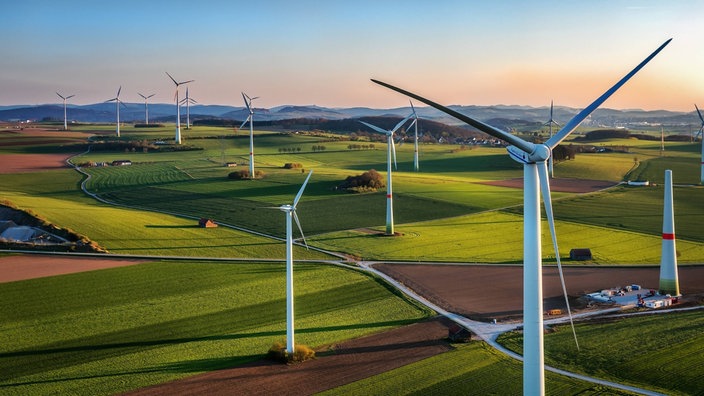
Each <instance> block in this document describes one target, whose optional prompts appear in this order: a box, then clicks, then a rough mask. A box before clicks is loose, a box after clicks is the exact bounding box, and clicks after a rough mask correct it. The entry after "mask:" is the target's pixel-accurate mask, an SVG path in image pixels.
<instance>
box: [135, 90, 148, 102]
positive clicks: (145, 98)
mask: <svg viewBox="0 0 704 396" xmlns="http://www.w3.org/2000/svg"><path fill="white" fill-rule="evenodd" d="M137 95H139V96H141V97H143V98H144V100H147V97H146V96H144V95H142V94H141V93H139V92H137Z"/></svg>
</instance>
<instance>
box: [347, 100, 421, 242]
mask: <svg viewBox="0 0 704 396" xmlns="http://www.w3.org/2000/svg"><path fill="white" fill-rule="evenodd" d="M412 116H413V114H411V115H409V116H408V117H406V118H404V119H403V120H401V121H400V122H399V123H398V124H396V126H395V127H394V129H390V130H386V129H381V128H379V127H378V126H376V125H372V124H369V123H366V122H364V121H359V122H361V123H362V124H364V125H366V126H368V127H369V128H371V129H372V130H374V131H375V132H379V133H381V134H383V135H386V141H387V143H386V150H387V152H386V235H394V201H393V197H392V191H393V189H392V188H391V155H392V153H393V156H394V167H395V166H396V144H395V143H394V132H396V131H397V130H398V129H399V128H400V127H401V125H403V124H405V123H406V121H408V120H409V119H410V118H411V117H412Z"/></svg>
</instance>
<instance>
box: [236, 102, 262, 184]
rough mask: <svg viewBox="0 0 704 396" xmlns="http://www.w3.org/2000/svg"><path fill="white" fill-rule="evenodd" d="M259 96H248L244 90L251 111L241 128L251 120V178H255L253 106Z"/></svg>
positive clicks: (248, 109) (248, 108) (246, 104)
mask: <svg viewBox="0 0 704 396" xmlns="http://www.w3.org/2000/svg"><path fill="white" fill-rule="evenodd" d="M258 98H259V96H255V97H253V98H250V97H249V96H247V94H246V93H244V92H242V99H244V104H245V106H247V111H249V115H248V116H247V119H246V120H244V122H243V123H242V125H240V129H242V127H243V126H244V124H246V123H247V121H249V178H250V179H254V119H253V116H254V107H252V101H253V100H254V99H258Z"/></svg>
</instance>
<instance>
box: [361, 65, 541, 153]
mask: <svg viewBox="0 0 704 396" xmlns="http://www.w3.org/2000/svg"><path fill="white" fill-rule="evenodd" d="M372 81H373V82H374V83H376V84H379V85H381V86H384V87H386V88H389V89H392V90H394V91H396V92H398V93H400V94H403V95H406V96H410V97H411V98H413V99H415V100H418V101H421V102H423V103H425V104H427V105H428V106H432V107H435V108H436V109H438V110H440V111H442V112H443V113H446V114H449V115H451V116H453V117H455V118H457V119H458V120H460V121H463V122H465V123H467V124H469V125H471V126H473V127H475V128H477V129H479V130H480V131H482V132H484V133H487V134H489V135H491V136H493V137H496V138H499V139H501V140H504V141H506V142H508V143H510V144H512V145H514V146H516V147H518V148H519V149H521V150H523V151H525V152H526V153H532V152H533V151H534V150H535V144H533V143H530V142H527V141H525V140H523V139H521V138H519V137H517V136H513V135H511V134H510V133H508V132H504V131H502V130H500V129H498V128H495V127H493V126H491V125H489V124H485V123H483V122H481V121H479V120H475V119H474V118H471V117H468V116H466V115H464V114H462V113H459V112H457V111H455V110H452V109H450V108H448V107H446V106H443V105H441V104H439V103H435V102H433V101H432V100H429V99H426V98H424V97H422V96H419V95H416V94H414V93H412V92H409V91H406V90H404V89H401V88H397V87H394V86H393V85H391V84H387V83H385V82H382V81H379V80H375V79H372Z"/></svg>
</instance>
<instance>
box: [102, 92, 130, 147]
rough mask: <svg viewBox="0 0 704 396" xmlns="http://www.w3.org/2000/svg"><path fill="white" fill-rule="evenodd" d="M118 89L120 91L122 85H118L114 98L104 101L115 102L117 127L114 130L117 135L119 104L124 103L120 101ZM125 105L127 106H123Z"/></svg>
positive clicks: (118, 128)
mask: <svg viewBox="0 0 704 396" xmlns="http://www.w3.org/2000/svg"><path fill="white" fill-rule="evenodd" d="M120 91H122V86H120V88H118V89H117V95H115V97H114V98H112V99H108V100H106V101H105V103H107V102H115V108H116V109H117V110H116V112H115V113H116V114H117V127H116V129H115V132H117V137H120V105H123V106H125V104H124V103H122V101H121V100H120ZM125 107H127V106H125Z"/></svg>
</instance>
